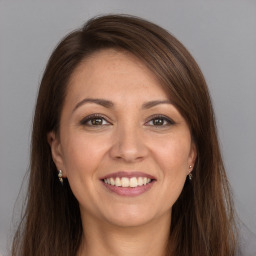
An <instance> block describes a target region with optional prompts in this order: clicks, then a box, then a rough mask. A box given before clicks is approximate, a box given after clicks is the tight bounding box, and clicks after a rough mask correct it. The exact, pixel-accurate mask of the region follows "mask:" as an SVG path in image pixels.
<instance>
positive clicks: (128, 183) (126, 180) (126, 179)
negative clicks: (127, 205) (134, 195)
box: [121, 177, 130, 188]
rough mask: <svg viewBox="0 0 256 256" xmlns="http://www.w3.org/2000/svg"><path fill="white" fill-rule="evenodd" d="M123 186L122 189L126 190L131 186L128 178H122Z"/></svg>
mask: <svg viewBox="0 0 256 256" xmlns="http://www.w3.org/2000/svg"><path fill="white" fill-rule="evenodd" d="M121 184H122V187H124V188H128V187H129V186H130V181H129V179H128V178H124V177H123V178H122V179H121Z"/></svg>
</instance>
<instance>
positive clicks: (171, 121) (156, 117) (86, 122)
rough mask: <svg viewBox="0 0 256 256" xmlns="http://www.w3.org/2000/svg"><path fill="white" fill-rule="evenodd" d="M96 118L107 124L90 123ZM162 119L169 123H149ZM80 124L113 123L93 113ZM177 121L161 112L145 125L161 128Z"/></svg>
mask: <svg viewBox="0 0 256 256" xmlns="http://www.w3.org/2000/svg"><path fill="white" fill-rule="evenodd" d="M96 119H100V120H101V122H104V121H105V122H107V124H97V125H96V124H92V123H91V124H88V123H89V122H92V121H93V120H96ZM157 119H158V120H162V121H163V122H166V123H167V124H162V125H150V124H149V123H150V122H152V121H155V120H157ZM80 124H81V125H83V126H106V125H111V123H110V122H109V121H108V120H107V119H106V118H105V117H104V116H103V115H101V114H92V115H89V116H87V117H85V118H84V119H82V120H81V121H80ZM174 124H175V122H174V121H173V120H172V119H170V118H169V117H167V116H165V115H159V114H156V115H153V116H151V117H149V118H148V121H146V123H145V125H146V126H156V127H158V128H161V127H166V126H170V125H174Z"/></svg>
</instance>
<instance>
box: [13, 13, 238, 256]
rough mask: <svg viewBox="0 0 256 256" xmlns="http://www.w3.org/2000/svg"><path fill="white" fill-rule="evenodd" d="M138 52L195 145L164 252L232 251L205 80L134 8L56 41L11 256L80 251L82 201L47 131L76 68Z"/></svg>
mask: <svg viewBox="0 0 256 256" xmlns="http://www.w3.org/2000/svg"><path fill="white" fill-rule="evenodd" d="M109 48H114V49H120V50H125V51H127V52H129V53H131V54H133V55H135V56H136V57H138V58H139V59H140V60H141V61H142V62H144V63H145V65H146V66H147V67H148V68H149V69H150V70H151V71H152V73H154V74H155V76H156V77H157V78H158V79H159V84H160V85H161V86H163V87H165V88H167V90H168V92H169V94H170V97H171V99H172V101H173V103H174V104H175V106H176V108H177V109H178V110H179V112H180V113H181V115H182V116H183V117H184V118H185V120H186V122H187V124H188V126H189V128H190V131H191V135H192V138H193V140H194V143H195V145H196V149H197V159H196V162H195V166H194V169H193V180H192V181H191V182H190V181H189V180H186V182H185V185H184V188H183V190H182V193H181V195H180V196H179V198H178V199H177V201H176V202H175V204H174V205H173V207H172V217H171V218H172V220H171V227H170V237H169V243H168V248H167V249H166V255H175V256H232V255H234V254H235V250H236V237H237V235H236V234H237V232H236V225H235V218H234V209H233V203H232V198H231V195H230V188H229V183H228V180H227V177H226V173H225V169H224V165H223V161H222V157H221V153H220V149H219V144H218V138H217V132H216V125H215V118H214V113H213V108H212V104H211V99H210V96H209V93H208V89H207V85H206V82H205V79H204V77H203V74H202V72H201V71H200V69H199V67H198V65H197V63H196V62H195V60H194V59H193V57H192V56H191V55H190V53H189V52H188V51H187V50H186V49H185V47H184V46H183V45H182V44H181V43H180V42H179V41H178V40H177V39H176V38H175V37H174V36H172V35H171V34H170V33H168V32H167V31H166V30H165V29H163V28H161V27H159V26H158V25H155V24H153V23H151V22H149V21H146V20H143V19H141V18H138V17H134V16H129V15H105V16H99V17H95V18H92V19H90V20H89V21H88V22H87V23H86V24H85V25H84V26H83V27H82V28H81V29H78V30H75V31H73V32H72V33H70V34H69V35H67V36H66V37H65V38H64V39H63V40H62V41H61V42H60V43H59V44H58V46H57V47H56V49H55V50H54V52H53V53H52V55H51V57H50V59H49V62H48V64H47V66H46V69H45V72H44V75H43V78H42V81H41V85H40V88H39V93H38V98H37V104H36V108H35V114H34V120H33V132H32V141H31V162H30V176H29V185H28V192H27V198H26V204H25V211H24V215H23V218H22V221H21V222H20V225H19V227H18V230H17V232H16V234H15V237H14V240H13V246H12V255H13V256H43V255H44V256H45V255H54V256H74V255H76V253H77V251H78V248H79V245H80V242H81V237H82V233H83V230H82V223H81V216H80V211H79V204H78V201H77V200H76V198H75V197H74V195H73V193H72V191H71V189H70V186H69V183H68V180H67V179H65V180H64V186H61V184H60V182H59V180H58V176H57V170H56V166H55V164H54V162H53V160H52V156H51V150H50V146H49V144H48V142H47V134H48V133H49V132H50V131H54V132H56V133H58V131H59V125H60V116H61V111H62V108H63V104H64V99H65V96H66V93H67V92H66V91H67V85H68V84H69V79H70V77H71V75H72V73H73V72H74V70H75V68H76V67H77V66H78V65H79V64H80V63H81V61H83V60H84V59H85V58H87V57H88V56H90V55H92V54H93V53H95V52H97V51H99V50H102V49H109Z"/></svg>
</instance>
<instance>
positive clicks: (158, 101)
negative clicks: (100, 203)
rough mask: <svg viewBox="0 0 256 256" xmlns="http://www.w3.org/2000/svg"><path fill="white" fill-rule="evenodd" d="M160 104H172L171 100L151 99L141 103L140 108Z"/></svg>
mask: <svg viewBox="0 0 256 256" xmlns="http://www.w3.org/2000/svg"><path fill="white" fill-rule="evenodd" d="M160 104H171V105H173V102H172V101H171V100H153V101H149V102H146V103H144V104H143V105H142V109H149V108H152V107H155V106H157V105H160Z"/></svg>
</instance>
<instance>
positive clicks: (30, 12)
mask: <svg viewBox="0 0 256 256" xmlns="http://www.w3.org/2000/svg"><path fill="white" fill-rule="evenodd" d="M106 13H127V14H133V15H137V16H141V17H143V18H146V19H149V20H151V21H153V22H155V23H157V24H159V25H161V26H163V27H165V28H166V29H168V30H169V31H170V32H171V33H172V34H174V35H175V36H176V37H177V38H178V39H179V40H180V41H181V42H182V43H183V44H184V45H185V46H186V47H187V49H188V50H189V51H190V52H191V53H192V55H193V56H194V57H195V59H196V60H197V62H198V63H199V65H200V67H201V69H202V71H203V73H204V75H205V78H206V81H207V83H208V86H209V89H210V92H211V95H212V99H213V103H214V108H215V112H216V118H217V125H218V132H219V138H220V143H221V148H222V153H223V157H224V162H225V166H226V169H227V173H228V177H229V179H230V183H231V186H232V188H233V193H234V200H235V205H236V209H237V212H238V214H239V216H240V218H241V220H242V221H243V222H244V224H245V225H246V226H247V227H248V230H247V232H246V234H247V235H246V237H247V238H246V239H247V240H251V241H252V240H253V239H254V238H253V235H252V233H250V232H253V233H256V100H255V99H256V1H255V0H240V1H236V0H229V1H228V0H215V1H210V0H208V1H207V0H176V1H175V0H169V1H167V0H164V1H163V0H162V1H154V0H129V1H128V0H127V1H125V0H123V1H122V0H108V1H104V0H94V1H88V0H84V1H81V0H80V1H78V0H77V1H67V0H65V1H64V0H62V1H60V0H58V1H57V0H55V1H49V0H48V1H41V2H40V1H25V0H23V1H18V0H17V1H12V0H8V1H1V0H0V173H1V176H0V254H1V253H2V254H5V253H6V248H7V246H9V245H10V241H11V237H12V235H13V226H12V225H11V221H12V214H13V208H14V204H15V201H16V199H17V196H18V193H19V190H20V186H21V183H22V179H23V177H24V175H25V172H26V170H27V169H28V166H29V144H30V133H31V121H32V114H33V110H34V104H35V99H36V95H37V90H38V85H39V82H40V79H41V77H42V73H43V70H44V67H45V64H46V62H47V59H48V58H49V55H50V53H51V52H52V50H53V49H54V47H55V46H56V44H57V43H58V41H59V40H60V39H61V38H62V37H63V36H64V35H66V34H67V33H68V32H70V31H71V30H73V29H75V28H78V27H80V26H81V25H82V24H83V23H84V22H85V21H86V20H87V19H89V18H91V17H93V16H95V15H98V14H106ZM16 205H17V206H16V213H18V212H19V209H20V205H21V202H20V201H18V202H17V204H16ZM17 208H18V210H17ZM18 217H19V214H15V219H14V223H15V221H17V218H18ZM254 242H255V241H254ZM254 246H255V248H256V243H254ZM255 248H254V249H255ZM251 249H252V250H254V249H253V248H251ZM255 251H256V249H255ZM248 255H249V252H248ZM250 255H252V254H250Z"/></svg>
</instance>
